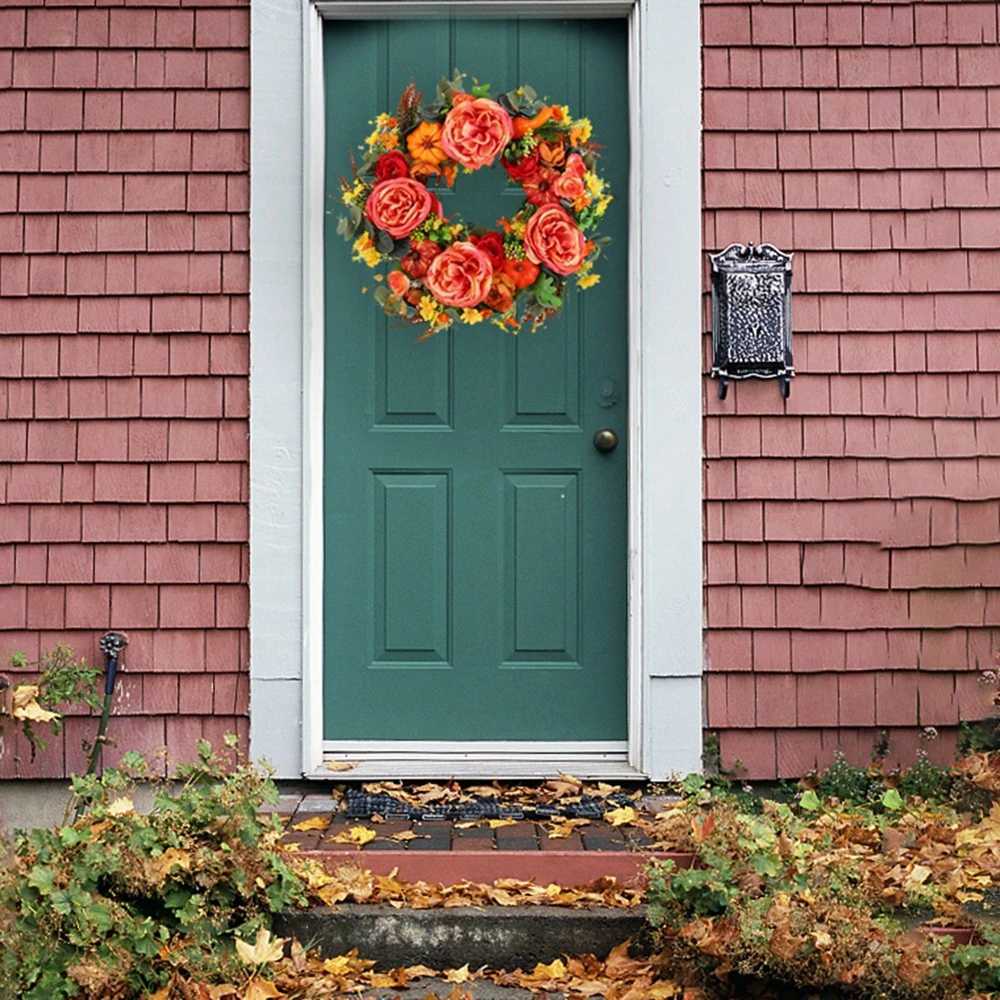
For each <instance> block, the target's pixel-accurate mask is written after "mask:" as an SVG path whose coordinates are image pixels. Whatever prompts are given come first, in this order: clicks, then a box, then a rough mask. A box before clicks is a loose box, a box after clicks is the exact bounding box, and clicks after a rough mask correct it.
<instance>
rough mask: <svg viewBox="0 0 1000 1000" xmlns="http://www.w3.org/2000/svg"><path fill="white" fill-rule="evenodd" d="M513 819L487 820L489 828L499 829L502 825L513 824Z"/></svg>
mask: <svg viewBox="0 0 1000 1000" xmlns="http://www.w3.org/2000/svg"><path fill="white" fill-rule="evenodd" d="M514 823H515V820H512V819H491V820H490V821H489V827H490V829H491V830H499V829H500V827H502V826H513V825H514Z"/></svg>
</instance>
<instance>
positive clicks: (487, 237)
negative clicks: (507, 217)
mask: <svg viewBox="0 0 1000 1000" xmlns="http://www.w3.org/2000/svg"><path fill="white" fill-rule="evenodd" d="M469 239H470V241H471V242H472V243H474V244H475V245H476V246H477V247H479V249H480V250H482V251H483V253H484V254H486V256H487V257H489V259H490V263H491V264H492V265H493V269H494V270H495V271H499V270H500V268H502V267H503V262H504V252H503V237H502V236H501V235H500V234H499V233H483V235H482V236H470V237H469Z"/></svg>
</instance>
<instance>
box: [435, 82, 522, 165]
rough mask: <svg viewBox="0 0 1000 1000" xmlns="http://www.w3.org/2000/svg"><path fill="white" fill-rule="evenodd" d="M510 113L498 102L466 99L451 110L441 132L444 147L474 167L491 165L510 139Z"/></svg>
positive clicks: (482, 98) (452, 156) (486, 98)
mask: <svg viewBox="0 0 1000 1000" xmlns="http://www.w3.org/2000/svg"><path fill="white" fill-rule="evenodd" d="M511 133H512V125H511V120H510V115H509V114H507V112H506V111H504V109H503V108H502V107H500V105H499V104H497V102H496V101H491V100H490V99H489V98H488V97H479V98H476V99H475V100H473V101H462V102H461V103H460V104H456V105H455V106H454V107H453V108H452V109H451V111H449V112H448V115H447V117H446V118H445V120H444V129H443V130H442V132H441V148H442V149H443V150H444V151H445V153H446V154H447V155H448V156H449V157H450V158H451V159H452V160H454V161H455V162H456V163H460V164H461V165H462V166H463V167H468V168H469V169H470V170H478V169H479V168H480V167H491V166H492V165H493V162H494V160H496V158H497V157H498V156H499V155H500V154H501V153H502V152H503V150H504V147H505V146H506V145H507V143H508V142H510V137H511Z"/></svg>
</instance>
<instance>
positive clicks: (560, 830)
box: [549, 819, 590, 840]
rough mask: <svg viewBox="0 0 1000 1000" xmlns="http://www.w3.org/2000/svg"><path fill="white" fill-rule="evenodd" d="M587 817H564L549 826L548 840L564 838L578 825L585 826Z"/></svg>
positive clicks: (587, 820) (587, 821) (570, 834)
mask: <svg viewBox="0 0 1000 1000" xmlns="http://www.w3.org/2000/svg"><path fill="white" fill-rule="evenodd" d="M589 822H590V820H589V819H565V820H562V821H561V822H558V823H556V824H555V825H554V826H552V827H550V828H549V840H565V839H566V838H567V837H570V836H572V835H573V831H574V830H575V829H576V828H577V827H578V826H586V825H587V824H588V823H589Z"/></svg>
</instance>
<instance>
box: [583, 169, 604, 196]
mask: <svg viewBox="0 0 1000 1000" xmlns="http://www.w3.org/2000/svg"><path fill="white" fill-rule="evenodd" d="M583 182H584V184H586V185H587V190H588V191H589V192H590V193H591V194H592V195H594V197H596V198H599V197H600V196H601V195H602V194H604V181H602V180H601V178H600V177H598V176H597V174H595V173H594V172H593V171H591V170H588V171H587V172H586V173H585V174H584V175H583Z"/></svg>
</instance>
